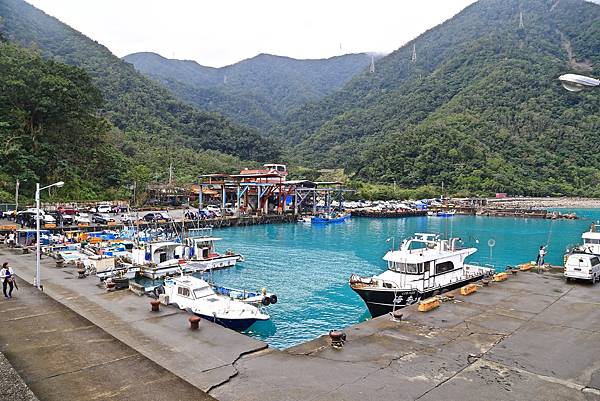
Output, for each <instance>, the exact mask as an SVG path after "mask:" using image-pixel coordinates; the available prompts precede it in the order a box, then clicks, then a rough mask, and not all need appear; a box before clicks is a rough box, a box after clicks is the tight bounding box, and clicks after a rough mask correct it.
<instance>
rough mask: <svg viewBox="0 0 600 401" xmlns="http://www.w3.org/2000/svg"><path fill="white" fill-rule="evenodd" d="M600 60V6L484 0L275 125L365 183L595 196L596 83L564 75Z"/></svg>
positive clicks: (302, 149)
mask: <svg viewBox="0 0 600 401" xmlns="http://www.w3.org/2000/svg"><path fill="white" fill-rule="evenodd" d="M521 15H522V21H523V23H522V25H521ZM413 50H415V53H416V59H415V60H413ZM599 62H600V7H599V6H598V5H595V4H592V3H589V2H585V1H583V0H560V1H557V0H552V1H547V0H528V1H518V0H481V1H479V2H477V3H475V4H473V5H471V6H469V7H467V8H466V9H465V10H463V11H462V12H461V13H459V14H458V15H457V16H455V17H454V18H452V19H451V20H449V21H447V22H445V23H443V24H441V25H439V26H437V27H435V28H433V29H431V30H429V31H427V32H425V33H424V34H422V35H421V36H419V37H417V38H416V39H415V40H413V41H410V42H409V43H407V44H406V45H405V46H403V47H402V48H400V49H398V50H397V51H395V52H393V53H392V54H390V55H388V56H387V57H385V58H382V59H381V60H379V61H378V62H377V63H376V68H375V73H373V74H370V73H369V72H368V71H364V72H363V73H361V74H359V75H358V76H357V77H355V78H354V79H352V80H351V81H350V82H349V83H348V84H346V85H345V86H344V87H343V88H342V89H340V90H339V91H337V92H335V93H333V94H332V95H330V96H327V97H326V98H324V99H322V100H321V101H317V102H313V103H311V104H308V105H306V106H304V107H303V108H301V109H300V110H299V111H297V112H295V113H292V114H291V115H289V116H288V119H287V120H286V121H285V122H284V123H283V124H282V125H281V127H282V128H281V129H280V130H279V131H278V135H279V136H280V137H281V138H284V139H285V140H286V141H288V142H291V143H293V144H295V145H294V151H295V152H294V153H296V154H301V155H302V156H301V158H300V160H301V161H302V163H304V164H306V165H316V166H322V167H344V168H346V171H347V172H350V173H353V174H354V177H355V178H357V179H362V180H365V181H371V182H373V181H375V182H387V183H391V182H392V181H396V183H398V184H400V185H403V186H405V187H416V186H420V185H425V184H432V183H433V184H437V185H439V184H440V183H441V182H442V181H444V183H445V184H446V187H447V188H448V187H450V188H452V189H453V190H454V191H457V190H466V191H469V192H471V193H473V192H482V191H484V192H495V191H508V192H512V193H518V194H532V195H542V194H544V195H546V194H581V195H588V196H591V195H594V196H600V172H599V170H598V168H599V167H600V93H598V91H590V92H583V93H580V94H572V93H568V92H566V91H565V90H564V89H562V87H561V86H560V84H559V82H558V80H557V77H558V76H559V75H561V74H563V73H565V72H568V71H579V72H584V73H587V74H590V75H599V73H600V69H599V68H598V66H599V64H598V63H599Z"/></svg>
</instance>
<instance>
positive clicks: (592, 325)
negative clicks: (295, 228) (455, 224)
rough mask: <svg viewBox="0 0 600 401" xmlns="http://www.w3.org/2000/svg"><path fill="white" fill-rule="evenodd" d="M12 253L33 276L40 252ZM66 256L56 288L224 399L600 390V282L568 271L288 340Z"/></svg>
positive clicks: (516, 279) (569, 394)
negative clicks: (112, 280)
mask: <svg viewBox="0 0 600 401" xmlns="http://www.w3.org/2000/svg"><path fill="white" fill-rule="evenodd" d="M0 259H2V260H7V261H9V262H11V263H12V265H13V267H14V268H15V271H16V272H17V274H19V275H20V276H21V277H23V278H25V279H26V280H28V281H31V280H32V278H33V275H32V271H33V260H34V257H33V255H18V254H16V252H15V253H13V251H10V250H1V251H0ZM54 266H55V264H54V263H53V261H52V260H51V259H47V260H45V261H44V269H43V275H42V283H43V284H44V288H45V292H46V293H47V294H48V295H50V296H51V297H52V298H54V299H55V300H57V301H58V302H60V303H61V304H63V305H65V306H68V307H69V308H71V309H72V310H73V311H74V312H76V313H77V314H78V315H79V316H81V317H83V318H85V319H88V320H89V321H90V322H91V323H92V324H94V325H96V326H99V327H101V328H102V329H104V330H105V331H106V332H107V333H109V334H110V335H111V336H112V337H114V338H116V339H118V340H120V341H121V342H123V343H124V344H126V345H128V346H129V347H131V348H132V349H134V350H136V351H137V352H139V353H140V354H141V355H143V356H144V357H145V358H147V359H149V360H151V361H153V362H154V363H156V364H157V365H160V366H161V367H162V368H163V369H164V371H165V374H174V375H176V376H179V377H180V378H182V379H184V380H185V381H186V382H188V383H190V384H191V385H193V386H195V387H196V388H198V389H201V390H204V391H206V392H208V393H209V394H210V395H212V396H213V397H215V398H217V399H219V400H224V401H229V400H248V401H250V400H260V401H268V400H273V401H275V400H277V401H280V400H383V399H393V400H439V399H446V400H458V399H460V400H544V401H551V400H581V401H583V400H600V308H599V306H600V286H592V285H589V284H585V283H566V282H565V281H564V279H563V278H562V276H561V275H560V274H553V273H548V272H546V273H539V274H538V273H534V272H519V273H518V274H516V275H509V279H508V280H507V281H504V282H499V283H495V282H494V283H491V284H490V285H489V286H486V287H479V288H478V290H477V291H476V292H475V293H474V294H471V295H469V296H462V295H460V294H459V293H458V291H457V292H456V294H455V297H454V300H448V301H445V302H443V303H442V305H441V306H440V307H439V308H437V309H435V310H432V311H430V312H426V313H423V312H418V311H417V309H416V307H415V306H412V307H409V308H406V309H404V310H403V311H402V312H403V317H402V320H401V321H393V320H391V319H390V317H389V316H382V317H380V318H377V319H373V320H370V321H367V322H364V323H361V324H358V325H355V326H352V327H350V328H347V329H345V332H346V333H347V336H348V340H347V341H346V343H345V344H344V346H343V347H342V348H341V349H335V348H333V347H331V345H330V340H329V338H328V337H327V336H325V335H324V336H322V337H320V338H317V339H315V340H313V341H310V342H307V343H305V344H301V345H299V346H296V347H292V348H289V349H287V350H283V351H279V350H276V349H271V348H267V346H266V344H264V343H262V342H260V341H256V340H254V339H251V338H249V337H246V336H244V335H241V334H238V333H235V332H233V331H230V330H227V329H224V328H222V327H220V326H217V325H214V324H212V323H210V322H206V321H202V322H201V323H200V329H199V330H195V331H192V330H190V329H189V324H188V322H187V317H188V315H187V314H186V313H184V312H181V311H179V310H176V309H174V308H171V307H169V308H165V307H162V309H161V311H160V312H158V313H157V312H154V313H153V312H150V304H149V301H150V299H149V298H147V297H138V296H136V295H133V294H132V293H131V292H128V291H120V292H113V293H107V292H106V290H104V289H103V288H100V287H99V286H98V285H97V284H98V281H97V280H96V279H95V278H91V277H89V278H87V279H82V280H79V279H76V278H75V276H76V272H74V269H73V268H68V267H67V268H61V269H57V268H56V267H54ZM35 296H36V295H35V294H31V297H32V298H33V297H35ZM20 297H21V292H19V293H18V294H17V298H16V299H14V300H12V301H6V302H7V303H6V304H10V305H14V304H19V303H20V302H22V301H21V300H20ZM37 297H39V298H40V299H42V297H45V295H44V294H37ZM40 302H41V301H40ZM4 305H5V304H4V303H2V302H0V306H1V307H5V306H4ZM19 305H20V304H19ZM23 306H24V307H25V310H28V313H33V312H32V311H33V310H35V307H34V306H35V305H33V304H32V305H28V304H25V305H23ZM4 327H5V326H4V324H3V325H1V326H0V337H2V339H3V341H2V342H3V343H4V337H5V336H6V334H5V329H4ZM332 328H333V327H332ZM32 332H34V330H33V329H32ZM91 352H100V351H94V349H91ZM18 354H19V352H15V353H14V354H10V353H9V354H7V357H8V359H9V360H10V361H11V362H12V360H11V358H12V359H13V360H16V357H17V356H18ZM30 362H31V364H32V365H31V366H32V368H33V367H34V366H35V363H34V361H33V360H31V361H30ZM15 368H16V369H17V371H18V372H19V373H21V374H22V369H21V370H20V365H19V364H15ZM169 372H170V373H169ZM24 377H26V376H24ZM130 380H132V382H135V380H134V379H133V378H132V379H130ZM26 382H27V379H26ZM32 390H33V391H34V393H36V395H38V397H40V395H39V394H38V393H37V392H36V388H35V387H34V386H32ZM40 399H42V398H41V397H40ZM154 399H167V398H154Z"/></svg>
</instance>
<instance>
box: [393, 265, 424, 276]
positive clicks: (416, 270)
mask: <svg viewBox="0 0 600 401" xmlns="http://www.w3.org/2000/svg"><path fill="white" fill-rule="evenodd" d="M388 268H389V269H390V270H391V271H394V272H397V273H407V274H422V273H423V263H404V262H388Z"/></svg>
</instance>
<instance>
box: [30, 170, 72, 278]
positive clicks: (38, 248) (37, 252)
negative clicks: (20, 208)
mask: <svg viewBox="0 0 600 401" xmlns="http://www.w3.org/2000/svg"><path fill="white" fill-rule="evenodd" d="M63 185H65V183H64V182H62V181H59V182H56V183H54V184H51V185H47V186H45V187H42V188H40V183H39V182H38V183H36V184H35V209H36V210H35V242H36V246H35V248H36V249H35V286H36V287H37V289H38V290H41V289H42V284H41V282H42V280H41V279H40V257H41V246H40V245H41V241H40V217H41V215H40V191H41V190H43V189H48V188H51V187H62V186H63Z"/></svg>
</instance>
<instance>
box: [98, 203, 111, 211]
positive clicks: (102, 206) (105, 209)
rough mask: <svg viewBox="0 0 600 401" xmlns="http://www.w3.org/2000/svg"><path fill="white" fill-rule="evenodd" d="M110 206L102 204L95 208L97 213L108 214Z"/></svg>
mask: <svg viewBox="0 0 600 401" xmlns="http://www.w3.org/2000/svg"><path fill="white" fill-rule="evenodd" d="M110 209H111V206H110V205H107V204H102V205H98V206H96V212H97V213H110Z"/></svg>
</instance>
